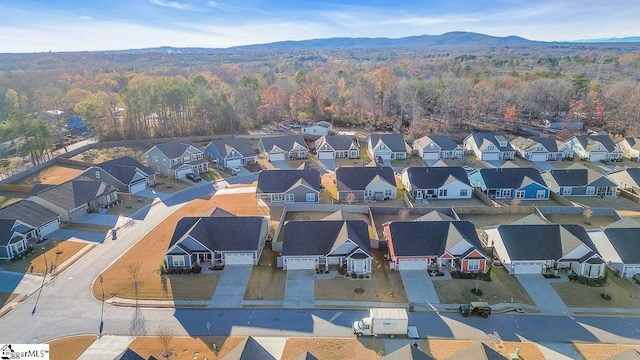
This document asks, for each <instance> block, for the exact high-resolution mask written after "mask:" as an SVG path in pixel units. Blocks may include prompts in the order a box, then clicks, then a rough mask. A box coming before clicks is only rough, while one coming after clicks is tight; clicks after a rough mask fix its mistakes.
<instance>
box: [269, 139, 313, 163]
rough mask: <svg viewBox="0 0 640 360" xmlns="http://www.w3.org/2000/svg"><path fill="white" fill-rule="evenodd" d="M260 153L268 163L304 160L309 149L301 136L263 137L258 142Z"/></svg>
mask: <svg viewBox="0 0 640 360" xmlns="http://www.w3.org/2000/svg"><path fill="white" fill-rule="evenodd" d="M258 149H260V153H261V154H264V156H265V157H266V158H267V160H269V161H279V160H290V159H306V158H307V157H308V156H309V148H308V147H307V144H306V143H305V142H304V139H303V138H302V136H301V135H284V136H270V137H264V138H262V139H260V141H258Z"/></svg>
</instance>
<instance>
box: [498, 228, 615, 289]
mask: <svg viewBox="0 0 640 360" xmlns="http://www.w3.org/2000/svg"><path fill="white" fill-rule="evenodd" d="M487 234H488V235H489V236H490V237H492V238H491V239H489V242H490V243H493V246H494V257H495V259H497V260H500V262H501V263H502V264H503V265H504V267H505V269H507V271H508V272H509V274H515V275H517V274H542V273H551V272H553V271H554V270H559V269H567V270H570V271H571V272H573V273H575V274H576V275H578V276H583V277H586V278H601V277H602V276H604V271H605V261H604V260H603V259H602V257H601V256H600V254H599V253H598V251H597V249H596V246H595V245H594V243H593V241H592V240H591V238H590V237H589V235H588V234H587V232H586V230H585V229H584V228H583V227H582V226H579V225H573V224H570V225H557V224H547V225H533V224H529V225H500V226H498V227H497V231H495V232H491V233H487Z"/></svg>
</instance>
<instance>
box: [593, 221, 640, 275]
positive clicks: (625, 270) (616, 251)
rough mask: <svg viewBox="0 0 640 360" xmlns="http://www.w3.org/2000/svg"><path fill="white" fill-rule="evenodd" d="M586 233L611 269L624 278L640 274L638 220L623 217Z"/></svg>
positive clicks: (639, 223)
mask: <svg viewBox="0 0 640 360" xmlns="http://www.w3.org/2000/svg"><path fill="white" fill-rule="evenodd" d="M588 233H589V236H590V237H591V240H593V242H594V244H595V245H596V248H597V249H598V252H599V253H600V254H601V255H602V258H603V259H604V260H605V261H606V263H607V265H608V266H609V267H610V268H611V269H612V270H614V271H615V272H616V273H618V274H619V275H620V276H621V277H626V278H631V277H633V275H635V274H640V222H638V221H637V220H635V219H633V218H624V219H622V220H618V221H616V222H614V223H612V224H609V225H607V226H606V227H605V228H604V231H603V230H601V229H593V230H588Z"/></svg>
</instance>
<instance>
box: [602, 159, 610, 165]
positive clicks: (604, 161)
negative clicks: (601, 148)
mask: <svg viewBox="0 0 640 360" xmlns="http://www.w3.org/2000/svg"><path fill="white" fill-rule="evenodd" d="M600 162H601V163H603V164H605V165H611V160H607V159H603V160H600Z"/></svg>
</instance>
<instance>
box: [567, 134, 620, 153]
mask: <svg viewBox="0 0 640 360" xmlns="http://www.w3.org/2000/svg"><path fill="white" fill-rule="evenodd" d="M576 140H578V141H579V142H580V145H582V147H583V148H584V149H585V150H587V151H591V150H592V149H593V148H594V147H596V146H598V144H602V146H604V147H605V148H606V149H607V151H608V152H612V151H614V150H615V149H616V144H615V143H614V142H613V140H611V138H610V137H609V135H579V136H576Z"/></svg>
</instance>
